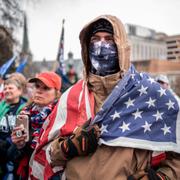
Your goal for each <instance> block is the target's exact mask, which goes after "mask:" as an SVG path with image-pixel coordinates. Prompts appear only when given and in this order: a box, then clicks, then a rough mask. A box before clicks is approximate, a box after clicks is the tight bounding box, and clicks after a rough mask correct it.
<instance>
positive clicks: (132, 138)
mask: <svg viewBox="0 0 180 180" xmlns="http://www.w3.org/2000/svg"><path fill="white" fill-rule="evenodd" d="M93 122H94V123H99V124H101V138H100V142H101V143H103V144H106V145H109V146H124V147H133V148H142V149H148V150H153V151H174V152H178V153H180V112H179V103H178V101H177V100H176V99H175V97H174V96H173V95H172V94H171V93H170V91H169V90H166V89H163V88H162V87H161V86H160V85H159V83H157V82H155V81H154V79H152V78H151V77H150V76H148V75H147V74H146V73H137V72H136V71H135V69H134V67H133V66H131V68H130V69H129V72H128V73H127V74H126V76H125V77H124V78H123V80H121V81H120V82H119V83H118V85H117V86H116V87H115V88H114V90H113V92H112V93H111V94H110V96H109V97H108V98H107V100H106V101H105V103H104V105H103V106H102V109H101V110H100V111H99V112H98V113H97V115H96V117H95V119H94V121H93Z"/></svg>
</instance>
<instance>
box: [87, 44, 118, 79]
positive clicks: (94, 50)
mask: <svg viewBox="0 0 180 180" xmlns="http://www.w3.org/2000/svg"><path fill="white" fill-rule="evenodd" d="M89 57H90V62H91V68H90V72H91V73H93V74H96V75H100V76H106V75H110V74H114V73H116V72H118V71H119V62H118V54H117V48H116V45H115V43H108V42H104V41H98V42H93V43H90V47H89Z"/></svg>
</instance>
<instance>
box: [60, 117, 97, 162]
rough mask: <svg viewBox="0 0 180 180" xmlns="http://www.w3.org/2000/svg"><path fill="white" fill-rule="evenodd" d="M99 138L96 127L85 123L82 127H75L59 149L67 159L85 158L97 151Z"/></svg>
mask: <svg viewBox="0 0 180 180" xmlns="http://www.w3.org/2000/svg"><path fill="white" fill-rule="evenodd" d="M99 136H100V129H99V127H98V125H96V124H95V125H89V122H88V121H87V122H86V123H85V124H84V125H83V126H80V127H77V128H76V129H75V130H74V132H73V134H72V135H71V136H70V137H67V138H66V139H65V140H64V141H63V142H62V144H61V149H62V151H63V153H64V155H65V156H66V158H67V159H71V158H73V157H75V156H86V155H88V154H90V153H93V152H95V150H96V149H97V146H98V139H99Z"/></svg>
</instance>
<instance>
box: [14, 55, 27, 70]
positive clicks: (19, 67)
mask: <svg viewBox="0 0 180 180" xmlns="http://www.w3.org/2000/svg"><path fill="white" fill-rule="evenodd" d="M26 64H27V58H25V59H23V60H22V62H21V63H20V64H19V66H18V67H17V68H16V72H19V73H22V72H23V70H24V68H25V66H26Z"/></svg>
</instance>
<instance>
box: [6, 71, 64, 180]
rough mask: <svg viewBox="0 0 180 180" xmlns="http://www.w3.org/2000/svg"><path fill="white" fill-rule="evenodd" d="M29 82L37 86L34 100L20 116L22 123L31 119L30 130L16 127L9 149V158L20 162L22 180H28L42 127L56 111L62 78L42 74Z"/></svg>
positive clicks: (19, 173)
mask: <svg viewBox="0 0 180 180" xmlns="http://www.w3.org/2000/svg"><path fill="white" fill-rule="evenodd" d="M29 82H30V83H34V85H35V87H34V94H33V99H32V102H30V103H29V104H28V105H27V106H25V107H24V108H23V110H22V111H21V112H20V115H19V116H18V118H19V119H22V121H23V120H25V117H26V118H28V119H29V120H28V121H29V130H27V129H26V128H25V127H24V126H21V125H19V126H16V127H15V128H14V129H13V131H12V135H11V139H12V142H13V145H12V146H11V148H9V149H8V155H9V157H11V159H12V160H13V161H14V162H16V161H20V164H19V167H18V170H17V175H18V176H19V178H20V179H27V178H28V163H29V159H30V157H31V154H32V153H33V151H34V149H35V148H36V144H37V142H38V138H39V137H40V135H41V133H42V132H41V130H42V126H43V124H44V123H45V121H46V119H47V117H48V115H49V114H50V113H51V111H52V110H53V109H54V107H55V105H56V103H57V100H58V98H59V97H60V90H61V78H60V76H59V75H57V74H56V73H54V72H49V71H48V72H42V73H40V74H38V75H37V77H35V78H32V79H30V80H29ZM27 137H28V138H27Z"/></svg>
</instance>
